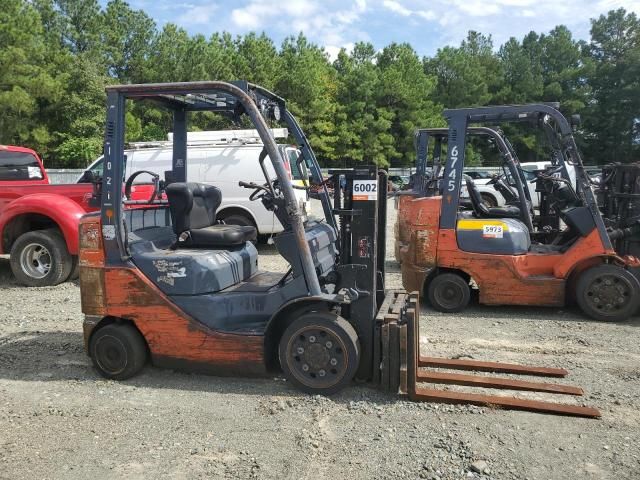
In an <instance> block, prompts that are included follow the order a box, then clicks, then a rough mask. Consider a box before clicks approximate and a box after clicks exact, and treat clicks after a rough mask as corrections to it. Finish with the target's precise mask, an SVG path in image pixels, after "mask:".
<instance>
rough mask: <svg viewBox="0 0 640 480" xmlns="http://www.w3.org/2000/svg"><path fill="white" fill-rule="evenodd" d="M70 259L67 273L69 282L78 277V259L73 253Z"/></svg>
mask: <svg viewBox="0 0 640 480" xmlns="http://www.w3.org/2000/svg"><path fill="white" fill-rule="evenodd" d="M72 259H73V260H72V264H71V273H70V274H69V278H67V281H69V282H70V281H72V280H77V279H78V278H80V259H79V257H78V256H77V255H74V256H73V257H72Z"/></svg>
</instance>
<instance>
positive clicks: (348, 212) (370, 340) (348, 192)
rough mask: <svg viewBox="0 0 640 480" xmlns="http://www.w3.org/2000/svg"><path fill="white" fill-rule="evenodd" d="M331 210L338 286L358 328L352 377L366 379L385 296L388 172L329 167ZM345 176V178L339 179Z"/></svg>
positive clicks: (375, 168)
mask: <svg viewBox="0 0 640 480" xmlns="http://www.w3.org/2000/svg"><path fill="white" fill-rule="evenodd" d="M329 174H330V175H331V176H332V181H333V182H332V183H333V191H334V208H333V214H335V215H336V216H337V217H338V218H339V222H338V225H339V230H338V232H339V233H338V239H339V240H338V241H339V252H340V253H339V258H338V262H337V263H338V265H337V273H338V277H339V283H338V284H337V286H338V288H346V289H347V290H349V295H350V297H351V298H352V300H351V303H350V304H348V305H344V306H343V307H342V309H343V310H347V312H345V313H347V318H349V319H350V320H351V323H352V325H353V326H354V328H355V329H356V332H357V333H358V338H359V340H360V345H361V352H362V353H361V354H362V359H361V362H360V369H359V371H358V373H357V376H358V377H359V378H361V379H369V378H371V375H372V371H373V369H374V362H373V350H374V348H373V345H374V328H375V325H374V322H373V319H375V317H376V313H377V312H378V310H380V306H381V305H382V302H383V301H384V297H385V288H384V275H385V257H386V253H385V252H386V225H387V173H386V172H385V171H383V170H378V169H377V167H375V166H370V167H359V168H354V169H336V170H329ZM342 179H344V182H342V181H341V180H342Z"/></svg>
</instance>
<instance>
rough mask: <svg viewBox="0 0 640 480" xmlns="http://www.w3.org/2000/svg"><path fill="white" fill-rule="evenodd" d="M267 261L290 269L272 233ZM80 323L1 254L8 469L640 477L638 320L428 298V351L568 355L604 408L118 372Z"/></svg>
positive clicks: (0, 436) (2, 459) (504, 356)
mask: <svg viewBox="0 0 640 480" xmlns="http://www.w3.org/2000/svg"><path fill="white" fill-rule="evenodd" d="M394 214H395V212H394V211H393V209H391V211H390V217H391V218H390V225H389V234H390V235H391V232H392V228H391V224H392V222H393V221H394V219H393V216H394ZM389 240H390V242H389V245H390V247H391V240H392V239H391V238H390V239H389ZM389 252H390V255H389V273H388V278H387V282H388V286H389V287H398V286H399V282H400V278H399V270H398V266H397V265H396V264H394V263H393V261H392V259H391V257H392V252H393V250H392V249H390V250H389ZM260 261H261V264H262V267H263V268H279V269H281V268H283V265H282V262H281V260H280V258H279V256H277V255H276V254H275V252H274V250H273V248H272V247H269V246H263V247H261V259H260ZM81 324H82V315H81V312H80V292H79V288H78V285H77V284H75V283H67V284H64V285H60V286H58V287H52V288H31V289H26V288H22V287H19V286H17V285H15V283H14V280H13V278H12V276H11V272H10V269H9V263H8V260H7V259H6V258H0V478H2V479H12V480H13V479H32V478H92V479H95V478H122V477H127V478H160V477H165V478H166V477H168V478H204V477H209V478H240V479H245V478H262V479H307V478H308V479H322V478H330V479H342V478H350V479H351V478H353V479H359V478H362V479H365V478H366V479H378V478H380V479H382V478H389V479H391V478H413V479H417V478H427V479H443V480H444V479H462V478H485V479H489V478H492V479H531V480H533V479H573V478H587V479H588V478H593V479H637V478H640V458H639V454H640V452H639V449H638V445H639V444H640V433H639V428H638V427H639V426H640V413H639V407H640V400H638V396H639V395H638V394H639V393H640V382H639V379H640V373H639V371H638V364H639V361H640V348H639V347H638V340H637V339H638V333H639V332H638V327H639V326H640V322H639V321H638V319H634V320H632V321H630V322H628V323H624V324H605V323H598V322H593V321H587V320H585V319H584V318H582V317H581V316H580V314H579V313H578V312H577V311H574V310H558V309H543V308H539V309H535V308H489V307H479V306H476V307H473V308H470V309H469V310H467V311H466V312H464V313H463V314H457V315H444V314H439V313H436V312H434V311H432V310H430V309H428V308H427V307H426V306H423V308H422V312H421V330H422V331H421V334H422V337H421V343H422V352H423V354H424V353H429V354H433V355H442V356H448V357H455V356H470V357H473V358H475V359H485V360H499V361H511V362H520V363H532V364H539V365H547V366H563V367H567V368H568V369H569V370H570V371H571V375H570V378H569V379H568V381H570V382H571V383H572V384H576V385H580V386H582V387H584V389H585V392H586V396H585V397H584V398H583V399H578V400H574V401H576V402H585V403H586V404H588V405H592V406H595V407H598V408H600V409H601V411H602V414H603V416H602V419H600V420H587V419H577V418H568V417H558V416H550V415H540V414H533V413H527V412H513V411H501V410H493V409H487V408H477V407H470V406H449V405H437V404H429V403H422V404H417V403H411V402H408V401H406V400H405V399H402V398H399V397H397V396H394V395H387V394H382V393H380V392H377V391H376V390H373V389H372V388H369V387H367V386H364V385H356V386H353V387H351V388H349V389H347V390H345V391H343V392H342V393H341V394H339V395H337V396H334V397H331V398H323V397H310V396H306V395H303V394H300V393H298V392H297V391H295V390H294V389H293V388H292V387H291V386H290V385H288V384H287V383H286V382H285V381H283V380H282V379H281V378H266V379H259V380H255V379H253V380H249V379H235V378H217V377H211V376H204V375H195V374H188V373H180V372H175V371H171V370H161V369H157V368H153V367H147V368H146V369H145V370H144V371H143V373H142V374H141V375H139V376H138V377H136V378H134V379H131V380H129V381H126V382H121V383H119V382H112V381H105V380H103V379H101V378H100V377H98V376H97V374H96V373H95V371H94V370H93V369H92V367H91V364H90V361H89V359H88V358H87V357H86V356H85V354H84V352H83V348H82V335H81ZM540 398H543V397H540ZM568 401H570V400H568Z"/></svg>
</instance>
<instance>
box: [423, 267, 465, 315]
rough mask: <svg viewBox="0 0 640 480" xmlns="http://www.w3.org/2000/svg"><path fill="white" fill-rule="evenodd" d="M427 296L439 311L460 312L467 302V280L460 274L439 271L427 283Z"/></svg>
mask: <svg viewBox="0 0 640 480" xmlns="http://www.w3.org/2000/svg"><path fill="white" fill-rule="evenodd" d="M427 297H428V298H429V303H431V306H432V307H433V308H435V309H436V310H437V311H439V312H444V313H454V312H460V311H462V310H464V309H465V308H466V306H467V305H468V304H469V299H470V298H471V289H470V288H469V282H468V281H466V280H465V279H464V278H462V277H461V276H460V275H457V274H455V273H439V274H438V275H436V276H435V277H434V278H432V279H431V281H430V282H429V284H428V285H427Z"/></svg>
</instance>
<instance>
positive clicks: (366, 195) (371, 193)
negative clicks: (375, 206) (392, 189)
mask: <svg viewBox="0 0 640 480" xmlns="http://www.w3.org/2000/svg"><path fill="white" fill-rule="evenodd" d="M353 199H354V200H377V199H378V181H377V180H354V182H353Z"/></svg>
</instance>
